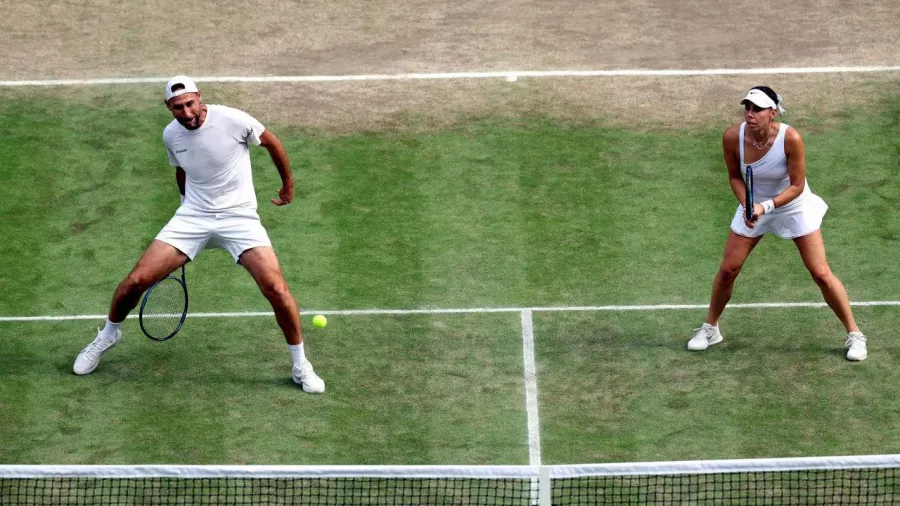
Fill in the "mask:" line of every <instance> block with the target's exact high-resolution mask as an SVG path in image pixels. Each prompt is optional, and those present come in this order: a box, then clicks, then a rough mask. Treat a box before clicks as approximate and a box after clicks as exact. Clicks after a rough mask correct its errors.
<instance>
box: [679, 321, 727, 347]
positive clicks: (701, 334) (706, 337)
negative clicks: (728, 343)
mask: <svg viewBox="0 0 900 506" xmlns="http://www.w3.org/2000/svg"><path fill="white" fill-rule="evenodd" d="M694 330H696V331H697V333H696V334H694V337H692V338H691V340H690V341H688V343H687V349H689V350H691V351H703V350H705V349H707V348H709V347H710V346H712V345H714V344H719V343H721V342H722V334H721V333H720V332H719V327H716V326H713V325H710V324H708V323H704V324H703V326H702V327H700V328H699V329H694Z"/></svg>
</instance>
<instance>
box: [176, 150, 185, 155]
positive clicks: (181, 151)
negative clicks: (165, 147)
mask: <svg viewBox="0 0 900 506" xmlns="http://www.w3.org/2000/svg"><path fill="white" fill-rule="evenodd" d="M179 153H187V148H184V149H176V150H175V154H176V155H177V154H179Z"/></svg>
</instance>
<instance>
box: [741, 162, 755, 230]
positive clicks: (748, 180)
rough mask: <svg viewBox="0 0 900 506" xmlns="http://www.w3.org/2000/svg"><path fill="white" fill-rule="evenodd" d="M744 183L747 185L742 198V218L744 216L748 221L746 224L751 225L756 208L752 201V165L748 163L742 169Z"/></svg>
mask: <svg viewBox="0 0 900 506" xmlns="http://www.w3.org/2000/svg"><path fill="white" fill-rule="evenodd" d="M744 185H745V186H746V187H747V191H746V193H745V198H744V218H746V220H747V221H748V222H749V223H748V224H749V225H750V226H751V227H752V226H753V222H754V221H756V218H757V216H756V212H755V211H756V209H754V207H755V204H754V203H753V167H752V166H750V165H748V166H747V169H746V170H745V171H744Z"/></svg>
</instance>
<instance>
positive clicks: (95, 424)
mask: <svg viewBox="0 0 900 506" xmlns="http://www.w3.org/2000/svg"><path fill="white" fill-rule="evenodd" d="M331 320H332V321H331V324H330V325H329V326H328V327H327V328H325V329H322V330H310V331H309V332H308V355H309V357H310V359H311V361H312V362H313V364H314V365H315V366H316V368H317V371H318V372H319V374H320V375H321V376H322V377H323V379H325V381H326V388H327V390H326V393H325V394H323V395H319V396H316V395H309V394H304V393H303V392H301V391H300V389H299V387H297V386H296V385H294V384H293V382H292V381H291V379H290V354H289V353H288V350H287V346H286V345H285V344H284V341H283V338H282V337H281V336H280V335H279V333H278V331H277V327H276V326H275V324H274V319H270V318H251V319H243V320H235V319H205V318H198V319H193V320H188V322H187V324H186V327H185V328H184V330H183V331H182V332H181V333H180V334H178V335H177V336H176V337H175V338H173V339H172V340H170V341H168V342H165V343H156V342H152V341H150V340H149V339H146V338H145V337H143V335H142V334H141V333H140V330H139V329H138V328H137V324H136V322H134V321H133V320H132V321H129V322H128V323H126V324H125V326H124V328H125V329H126V332H125V339H124V340H123V342H122V343H121V344H120V345H119V346H117V347H116V348H114V349H112V350H111V351H110V352H108V353H107V354H106V355H105V356H104V362H103V365H102V367H101V368H98V369H97V370H96V371H95V372H94V373H92V374H91V375H89V376H85V377H76V376H74V375H73V374H72V373H71V366H72V360H73V358H74V356H73V349H76V348H78V347H79V346H80V345H82V344H83V342H86V341H89V340H90V339H91V338H92V337H93V335H94V333H95V330H94V329H93V328H92V327H91V324H90V323H86V322H64V323H37V324H35V323H24V324H18V323H17V324H13V325H8V324H6V325H5V327H4V336H5V339H4V344H3V353H2V354H0V427H2V429H0V430H2V435H3V437H2V438H0V462H2V463H50V462H52V463H60V464H63V463H66V464H77V463H94V464H111V463H119V464H130V463H194V464H210V463H221V464H225V463H236V464H243V463H246V464H433V463H441V464H466V463H472V462H479V463H486V464H504V463H510V462H522V461H527V459H528V448H527V430H526V415H525V402H524V381H523V378H522V367H521V362H522V359H521V349H522V340H521V334H520V332H519V330H518V314H494V315H485V316H480V317H475V316H465V315H450V316H448V317H444V316H439V315H433V316H398V317H391V318H384V317H361V316H355V317H338V316H332V318H331ZM306 323H309V322H308V321H306ZM308 326H309V327H310V328H312V325H311V324H310V325H308ZM75 353H77V350H75Z"/></svg>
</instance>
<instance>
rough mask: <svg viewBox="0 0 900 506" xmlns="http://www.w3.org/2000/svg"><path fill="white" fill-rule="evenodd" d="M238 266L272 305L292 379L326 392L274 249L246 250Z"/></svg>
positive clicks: (304, 388)
mask: <svg viewBox="0 0 900 506" xmlns="http://www.w3.org/2000/svg"><path fill="white" fill-rule="evenodd" d="M240 261H241V265H243V266H244V268H245V269H247V271H248V272H249V273H250V275H251V276H253V279H254V281H256V284H257V285H258V286H259V289H260V290H261V291H262V294H263V296H265V297H266V299H268V301H269V303H270V304H272V309H273V310H274V311H275V319H276V320H277V321H278V325H279V326H280V327H281V331H282V332H284V339H285V341H287V343H288V347H289V348H290V350H291V357H292V359H293V362H294V381H295V382H296V383H298V384H300V385H301V386H302V387H303V390H304V391H306V392H310V393H321V392H323V391H325V382H324V381H322V380H321V378H319V377H318V376H317V375H316V374H315V372H313V369H312V365H311V364H310V363H309V361H308V360H306V351H305V349H304V345H303V332H302V330H301V328H300V308H299V307H298V306H297V301H296V300H295V299H294V296H293V295H291V292H290V290H289V289H288V286H287V282H286V281H285V280H284V275H283V274H282V272H281V265H280V264H279V263H278V257H277V256H275V250H273V249H272V248H271V247H270V246H259V247H255V248H251V249H248V250H246V251H244V252H243V253H241V255H240Z"/></svg>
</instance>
